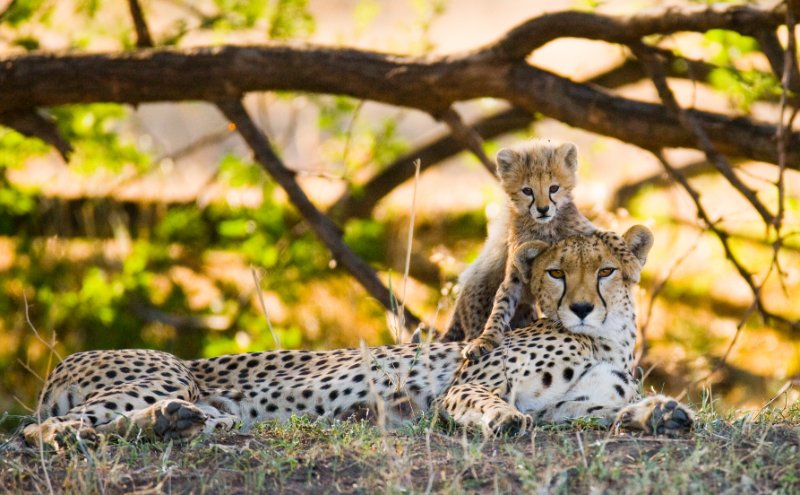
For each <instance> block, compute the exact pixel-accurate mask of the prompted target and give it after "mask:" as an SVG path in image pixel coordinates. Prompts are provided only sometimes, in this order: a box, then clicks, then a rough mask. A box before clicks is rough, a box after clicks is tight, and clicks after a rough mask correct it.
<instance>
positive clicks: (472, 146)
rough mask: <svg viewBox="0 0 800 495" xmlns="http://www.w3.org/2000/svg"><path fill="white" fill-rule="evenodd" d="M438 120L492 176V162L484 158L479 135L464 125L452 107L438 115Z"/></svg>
mask: <svg viewBox="0 0 800 495" xmlns="http://www.w3.org/2000/svg"><path fill="white" fill-rule="evenodd" d="M439 118H440V119H441V121H442V122H444V123H445V124H447V126H448V127H449V128H450V130H451V131H452V133H453V137H455V138H456V140H458V141H460V142H461V144H462V145H464V148H466V149H468V150H470V151H471V152H472V154H473V155H475V156H476V157H477V158H478V161H480V162H481V165H483V168H485V169H486V171H487V172H489V173H490V174H491V175H492V176H494V174H495V165H494V161H493V160H492V159H491V158H489V157H488V156H486V152H485V151H483V139H482V138H481V135H480V134H479V133H478V132H477V131H475V129H474V128H472V127H470V126H468V125H466V124H465V123H464V121H463V120H461V115H459V114H458V112H456V110H455V109H454V108H452V107H451V108H448V109H447V110H445V111H444V112H443V113H442V114H441V115H439Z"/></svg>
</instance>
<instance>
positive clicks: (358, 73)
mask: <svg viewBox="0 0 800 495" xmlns="http://www.w3.org/2000/svg"><path fill="white" fill-rule="evenodd" d="M267 90H287V91H310V92H317V93H328V94H342V95H349V96H352V97H355V98H359V99H367V100H373V101H379V102H383V103H388V104H393V105H398V106H405V107H409V108H417V109H419V110H422V111H425V112H427V113H432V114H439V113H441V112H443V111H445V110H446V109H447V108H449V107H450V106H451V105H452V104H453V103H455V102H457V101H465V100H470V99H474V98H483V97H494V98H500V99H505V100H507V101H509V102H511V103H512V104H514V105H516V106H519V107H520V108H522V109H524V110H527V111H528V112H529V113H534V112H541V113H542V114H544V115H547V116H549V117H552V118H554V119H557V120H560V121H562V122H564V123H566V124H568V125H571V126H575V127H580V128H583V129H586V130H588V131H591V132H596V133H598V134H603V135H606V136H610V137H615V138H618V139H621V140H623V141H626V142H629V143H632V144H635V145H639V146H642V147H644V148H649V147H652V142H653V137H654V136H658V138H659V144H660V145H663V146H666V147H696V146H697V143H696V140H695V138H694V136H693V135H692V134H691V133H690V132H688V131H687V130H686V129H684V128H683V127H682V126H681V125H680V124H679V123H678V122H676V121H675V119H674V118H673V117H672V116H671V115H670V114H669V112H668V111H667V110H666V109H665V108H664V107H663V106H662V105H657V104H651V103H644V102H639V101H634V100H630V99H627V98H623V97H620V96H615V95H613V94H610V93H607V92H605V91H603V90H601V89H599V88H597V87H594V86H592V85H587V84H580V83H575V82H573V81H570V80H569V79H565V78H563V77H560V76H557V75H555V74H553V73H551V72H547V71H545V70H542V69H539V68H536V67H533V66H530V65H527V64H526V63H524V62H517V63H505V62H498V61H496V60H495V61H492V60H480V59H476V58H474V57H465V58H458V57H440V58H438V59H430V58H423V57H398V56H392V55H386V54H379V53H372V52H364V51H358V50H352V49H334V48H322V47H313V46H304V47H298V46H294V45H293V46H278V45H275V46H273V45H271V46H260V47H256V46H223V47H214V48H182V49H181V48H159V49H149V50H138V51H135V52H126V53H118V54H91V55H89V54H83V55H79V54H68V55H63V54H59V55H56V54H48V55H43V54H36V55H21V56H17V57H11V58H8V59H5V60H3V61H0V113H2V112H7V111H10V110H15V109H21V108H23V109H24V108H29V107H31V106H51V105H61V104H66V103H87V102H98V101H107V102H119V103H141V102H147V101H164V100H171V101H185V100H205V101H211V102H213V101H217V100H220V99H226V98H239V97H240V96H241V95H242V94H244V93H246V92H248V91H267ZM690 113H691V114H692V115H693V116H694V118H695V119H696V120H697V121H698V122H699V123H700V124H701V126H702V127H703V128H705V129H708V130H709V134H710V135H711V136H712V142H713V144H714V145H715V146H716V147H717V149H719V150H720V151H722V152H725V153H728V154H730V155H734V156H743V157H746V158H750V159H753V160H760V161H766V162H770V163H776V162H777V156H776V149H775V146H774V136H775V134H776V128H775V126H773V125H768V124H764V123H760V122H756V121H753V120H751V119H747V118H732V117H727V116H724V115H720V114H715V113H709V112H700V111H694V112H690ZM789 144H790V146H788V149H789V156H788V158H789V160H788V163H789V164H790V167H791V168H795V169H798V168H800V133H797V132H795V133H792V135H791V136H790V137H789Z"/></svg>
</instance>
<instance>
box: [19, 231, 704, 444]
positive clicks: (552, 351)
mask: <svg viewBox="0 0 800 495" xmlns="http://www.w3.org/2000/svg"><path fill="white" fill-rule="evenodd" d="M651 243H652V235H651V234H650V232H649V231H648V230H647V229H646V228H644V227H641V226H637V227H633V228H631V229H630V230H629V231H628V232H627V233H626V234H625V236H624V237H619V236H617V235H616V234H613V233H609V232H602V233H599V232H598V233H595V234H592V235H589V236H574V237H569V238H567V239H563V240H561V241H559V242H557V243H556V244H554V245H553V246H549V245H548V244H547V243H544V242H542V241H532V242H529V243H526V244H523V245H522V246H520V247H519V249H518V250H517V252H516V253H515V255H514V258H513V261H514V263H515V266H516V267H517V269H518V271H519V273H520V274H521V276H522V278H523V280H524V282H525V283H527V284H529V285H530V286H531V288H532V289H533V290H535V291H537V293H538V294H547V295H548V296H546V297H542V298H541V301H540V304H541V305H542V308H543V310H544V311H545V312H546V314H549V315H553V316H557V317H558V319H559V320H560V322H559V321H558V320H554V319H540V320H537V321H535V322H534V323H533V324H532V325H530V326H528V327H525V328H518V329H515V330H513V331H510V332H507V333H506V335H505V336H504V338H503V343H502V345H501V346H499V347H498V348H496V349H494V350H493V351H492V352H490V353H488V354H486V355H483V356H481V357H480V358H479V359H478V360H477V362H469V361H465V360H463V359H462V356H461V352H462V350H463V348H464V345H465V344H464V343H463V342H452V343H432V344H403V345H394V346H384V347H374V348H362V349H344V350H334V351H317V352H315V351H267V352H255V353H248V354H238V355H228V356H221V357H215V358H210V359H198V360H192V361H182V360H180V359H178V358H176V357H175V356H172V355H170V354H167V353H163V352H158V351H149V350H117V351H89V352H81V353H77V354H73V355H71V356H69V357H68V358H67V359H65V360H64V361H62V362H61V363H60V364H59V365H58V366H57V367H56V368H55V369H54V370H53V372H52V373H51V374H50V376H49V377H48V380H47V383H46V385H45V388H44V390H43V392H42V396H41V407H40V409H39V411H38V416H40V417H41V418H42V421H41V422H40V423H38V424H31V425H28V426H27V427H26V428H25V429H24V437H25V439H26V440H27V441H28V442H29V443H31V444H36V443H38V442H44V443H47V444H51V445H55V446H59V445H61V444H62V443H63V441H64V439H69V438H73V437H74V436H75V435H78V436H82V437H84V438H87V437H88V438H92V437H95V436H96V435H97V434H108V433H114V434H120V435H131V434H137V435H143V436H150V437H156V438H162V439H175V438H189V437H192V436H194V435H196V434H197V433H198V432H200V431H202V430H204V429H205V430H212V429H213V428H215V427H220V426H221V427H225V428H229V427H232V426H233V425H234V424H235V423H243V424H245V425H249V424H252V423H255V422H258V421H263V420H266V419H270V418H277V419H285V418H288V417H290V416H292V415H309V416H312V417H318V418H341V419H344V418H348V417H350V416H351V415H352V414H353V412H354V411H356V410H358V409H360V408H373V409H376V410H377V411H378V413H379V416H382V417H391V416H392V415H393V414H394V413H395V412H397V411H400V410H404V411H406V412H408V411H411V412H414V413H420V412H423V411H426V410H429V409H431V408H436V409H438V411H439V412H440V413H442V414H444V415H446V416H449V417H451V418H452V419H453V420H455V421H456V422H457V423H459V424H461V425H464V426H479V427H481V428H482V429H483V430H484V431H486V432H487V433H489V434H499V433H504V432H505V433H517V432H524V431H526V430H528V429H529V428H530V427H531V425H532V424H534V423H535V422H537V421H566V420H569V419H573V418H578V417H586V416H594V417H599V418H601V419H603V420H605V421H608V422H611V421H612V420H613V419H614V418H615V417H616V418H618V420H619V422H620V424H621V425H622V426H624V427H628V428H633V429H641V430H644V431H647V432H656V433H662V432H678V431H684V430H687V429H688V428H690V427H691V425H692V421H693V419H692V417H693V416H692V412H691V411H690V410H689V409H688V408H686V407H684V406H682V405H680V404H678V403H677V402H676V401H674V400H672V399H669V398H667V397H662V396H655V397H649V398H646V399H643V400H642V399H640V397H639V394H638V388H637V384H636V383H635V381H634V380H633V378H632V377H631V374H630V370H629V367H630V364H631V355H632V351H633V345H634V339H635V331H634V329H635V324H636V322H635V313H634V306H633V302H632V299H631V289H632V288H633V287H634V285H635V283H636V282H637V281H638V278H639V272H640V270H641V267H642V265H643V264H644V262H645V259H646V255H647V252H648V250H649V249H650V246H651Z"/></svg>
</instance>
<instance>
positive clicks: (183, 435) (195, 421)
mask: <svg viewBox="0 0 800 495" xmlns="http://www.w3.org/2000/svg"><path fill="white" fill-rule="evenodd" d="M205 423H206V415H205V414H204V413H203V411H202V410H200V408H198V407H197V406H195V405H194V404H192V403H190V402H186V401H182V400H172V401H166V402H165V403H164V404H163V405H162V404H157V407H156V408H155V411H154V412H153V433H154V434H155V436H156V437H157V438H160V439H163V440H179V439H187V438H192V437H193V436H195V435H197V434H198V433H200V432H201V431H203V428H204V426H205Z"/></svg>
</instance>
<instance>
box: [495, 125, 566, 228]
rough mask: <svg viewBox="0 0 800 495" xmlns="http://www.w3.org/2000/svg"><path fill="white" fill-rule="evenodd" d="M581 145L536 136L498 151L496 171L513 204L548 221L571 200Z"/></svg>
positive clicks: (545, 221)
mask: <svg viewBox="0 0 800 495" xmlns="http://www.w3.org/2000/svg"><path fill="white" fill-rule="evenodd" d="M577 169H578V148H576V147H575V145H574V144H572V143H563V144H553V143H551V142H550V141H549V140H539V139H537V140H533V141H530V142H527V143H525V144H524V145H521V146H519V147H516V148H505V149H502V150H500V151H499V152H498V153H497V175H498V177H499V178H500V183H501V184H502V186H503V189H504V190H505V192H506V194H508V197H509V199H510V200H511V203H512V205H513V207H514V208H515V209H516V210H517V212H519V213H520V214H530V216H531V217H532V218H533V219H534V221H536V222H537V223H548V222H550V221H552V220H553V218H555V216H556V213H557V212H558V209H559V208H560V207H562V206H564V205H566V204H568V203H570V202H572V189H573V188H574V187H575V182H576V176H575V172H576V171H577Z"/></svg>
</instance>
